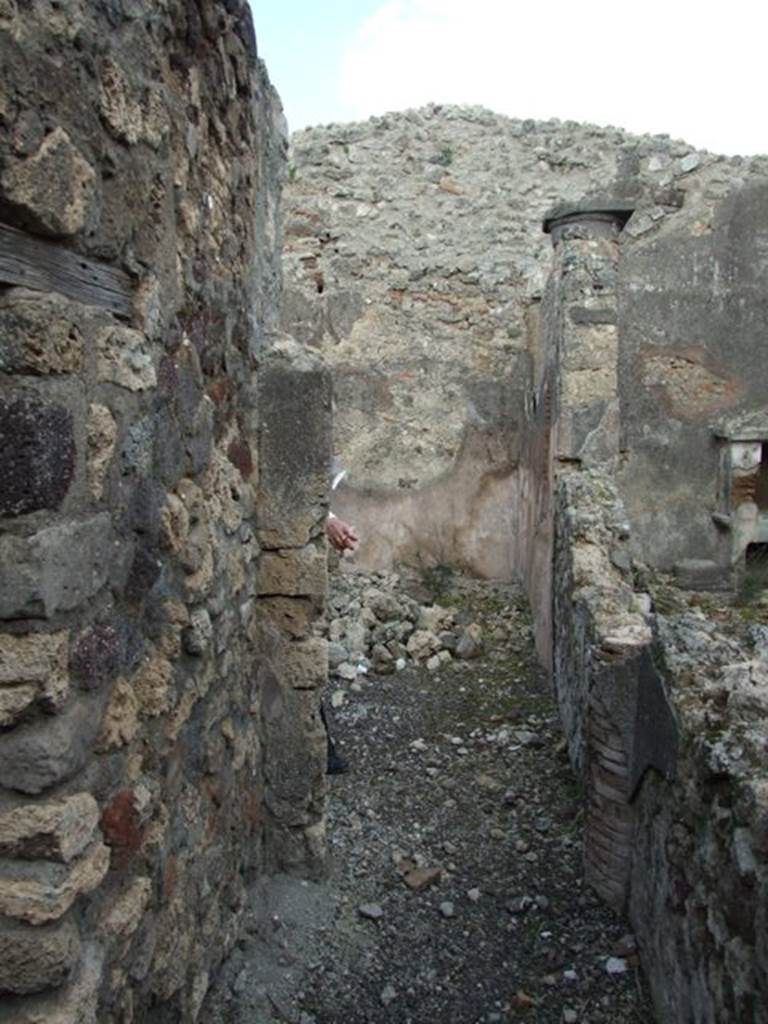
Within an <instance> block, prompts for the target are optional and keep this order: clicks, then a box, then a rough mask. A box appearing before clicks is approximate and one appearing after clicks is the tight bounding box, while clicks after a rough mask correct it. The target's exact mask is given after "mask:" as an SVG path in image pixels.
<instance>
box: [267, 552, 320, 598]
mask: <svg viewBox="0 0 768 1024" xmlns="http://www.w3.org/2000/svg"><path fill="white" fill-rule="evenodd" d="M327 585H328V557H327V554H326V550H325V545H324V543H323V544H311V545H307V547H304V548H300V549H297V550H290V549H289V550H286V551H266V552H264V553H263V554H262V556H261V558H260V560H259V569H258V594H259V596H261V597H318V598H322V597H323V596H324V595H325V592H326V589H327Z"/></svg>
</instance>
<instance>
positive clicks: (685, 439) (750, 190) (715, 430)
mask: <svg viewBox="0 0 768 1024" xmlns="http://www.w3.org/2000/svg"><path fill="white" fill-rule="evenodd" d="M756 169H757V170H759V168H756ZM716 171H717V168H716V167H714V168H708V169H705V170H704V171H702V172H701V173H700V175H699V178H698V180H697V181H696V184H695V189H694V191H693V192H691V193H689V195H688V197H687V199H686V203H685V204H684V206H683V207H682V209H681V210H680V211H679V212H678V213H676V214H675V215H674V216H669V217H667V218H661V217H660V218H659V220H658V222H657V223H656V224H655V225H654V226H653V227H649V228H648V229H647V230H646V231H643V232H642V233H640V234H637V233H636V232H635V234H634V237H633V235H632V234H629V235H627V236H626V238H625V239H624V240H623V243H622V258H621V263H620V269H619V283H618V289H619V311H620V332H621V365H620V373H619V377H620V402H621V425H622V449H623V450H624V451H625V453H626V455H625V460H624V463H623V466H622V469H621V473H620V479H621V486H622V491H623V493H624V496H625V500H626V503H627V509H628V512H629V515H630V518H631V520H632V522H633V525H634V527H635V535H636V539H637V545H638V551H640V550H641V551H642V557H643V558H644V559H646V560H647V561H650V562H651V563H652V564H654V565H657V566H660V567H671V566H672V565H674V564H675V563H678V562H685V561H688V560H691V559H694V560H698V561H708V562H710V564H711V565H712V567H713V568H714V566H718V567H720V569H721V573H720V575H721V578H722V579H724V580H727V577H728V573H729V570H730V568H731V564H732V562H734V561H736V560H737V559H738V558H743V554H744V548H745V547H746V543H748V542H749V539H753V540H755V541H758V542H759V541H762V535H761V534H759V533H758V531H757V529H755V530H754V537H752V538H746V537H745V538H744V539H743V541H742V543H740V544H739V543H736V544H734V543H733V533H734V529H735V523H729V522H728V521H727V520H724V519H723V520H720V521H719V522H718V521H716V520H715V519H713V513H715V514H717V513H722V514H725V515H727V514H730V513H731V512H735V507H731V505H733V506H738V505H740V504H743V503H744V502H745V501H747V500H750V501H752V496H751V495H750V494H744V495H739V496H736V500H735V501H734V502H732V503H731V502H730V501H729V497H730V496H729V495H726V494H724V493H723V491H724V484H725V478H724V474H723V460H722V454H723V453H722V450H721V449H722V445H723V442H724V441H725V442H728V441H735V442H739V441H741V440H750V441H754V440H757V441H763V440H768V435H766V434H765V427H763V433H762V435H761V434H760V433H758V434H757V435H754V434H749V433H748V434H747V435H744V434H743V433H741V432H740V431H739V429H738V424H736V423H734V420H735V419H738V417H739V416H741V415H743V413H745V412H754V411H757V410H761V411H762V410H763V409H764V406H765V395H766V391H768V366H766V360H765V358H764V353H763V351H762V346H763V338H764V332H765V322H766V317H767V316H768V306H767V305H766V303H767V302H768V300H766V296H765V288H764V280H765V274H766V269H767V268H766V239H767V238H768V203H767V202H766V199H767V198H768V174H766V172H765V170H763V175H762V176H761V175H759V174H756V173H750V172H749V170H748V169H747V168H741V169H738V170H737V169H736V168H734V169H733V173H732V175H731V176H730V177H724V176H723V175H722V174H718V173H716ZM633 221H634V218H633ZM633 221H631V222H630V224H629V226H628V230H629V231H632V224H633ZM759 463H760V455H759V452H758V457H757V464H758V465H759ZM746 511H747V510H746V509H742V512H746ZM767 525H768V524H767ZM757 526H758V524H757V523H755V527H757Z"/></svg>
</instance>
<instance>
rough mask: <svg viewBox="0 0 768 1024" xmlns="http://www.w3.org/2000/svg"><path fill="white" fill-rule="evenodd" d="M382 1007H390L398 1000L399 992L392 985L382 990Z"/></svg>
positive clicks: (380, 997)
mask: <svg viewBox="0 0 768 1024" xmlns="http://www.w3.org/2000/svg"><path fill="white" fill-rule="evenodd" d="M379 999H380V1001H381V1005H382V1006H389V1004H390V1003H393V1002H394V1001H395V999H397V992H396V991H395V989H394V988H393V987H392V985H385V986H384V988H383V989H382V992H381V995H380V996H379Z"/></svg>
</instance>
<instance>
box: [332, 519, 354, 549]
mask: <svg viewBox="0 0 768 1024" xmlns="http://www.w3.org/2000/svg"><path fill="white" fill-rule="evenodd" d="M325 532H326V533H327V535H328V540H329V541H330V544H331V546H332V547H334V548H335V549H336V550H337V551H354V550H355V548H356V547H357V542H358V536H357V534H356V533H355V531H354V528H353V527H351V526H350V525H349V523H345V522H344V520H343V519H339V518H338V517H337V516H333V515H331V516H329V517H328V519H327V520H326V523H325Z"/></svg>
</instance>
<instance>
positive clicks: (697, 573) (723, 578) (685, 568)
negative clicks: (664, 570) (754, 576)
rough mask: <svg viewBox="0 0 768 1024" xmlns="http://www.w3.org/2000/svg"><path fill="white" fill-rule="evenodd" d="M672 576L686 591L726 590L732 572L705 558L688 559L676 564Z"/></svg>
mask: <svg viewBox="0 0 768 1024" xmlns="http://www.w3.org/2000/svg"><path fill="white" fill-rule="evenodd" d="M672 574H673V576H674V578H675V583H676V584H677V585H678V587H682V588H683V589H684V590H725V589H727V587H728V586H729V583H730V570H729V569H728V568H726V567H724V566H722V565H718V564H717V562H712V561H709V560H707V559H705V558H686V559H683V560H682V561H680V562H676V563H675V565H674V566H673V567H672Z"/></svg>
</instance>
